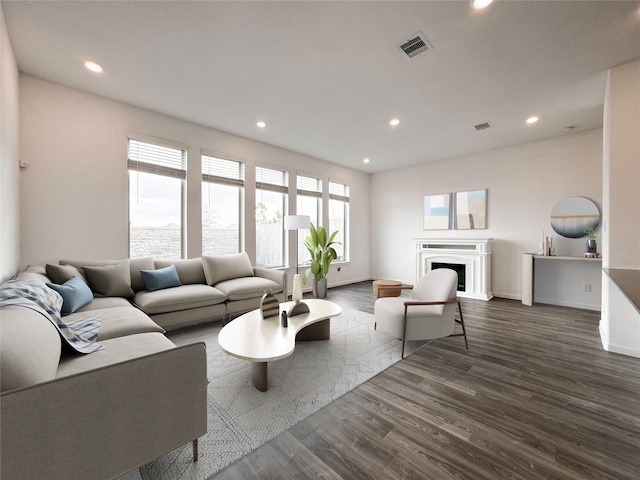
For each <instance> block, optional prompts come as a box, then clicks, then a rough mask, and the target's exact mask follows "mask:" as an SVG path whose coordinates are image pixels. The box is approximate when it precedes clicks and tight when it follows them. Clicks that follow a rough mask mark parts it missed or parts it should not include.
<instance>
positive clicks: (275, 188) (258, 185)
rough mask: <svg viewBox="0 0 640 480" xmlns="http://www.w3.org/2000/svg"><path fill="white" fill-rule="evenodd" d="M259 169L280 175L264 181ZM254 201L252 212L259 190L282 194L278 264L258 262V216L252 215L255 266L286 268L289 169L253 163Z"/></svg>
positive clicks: (255, 206) (256, 204)
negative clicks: (285, 224)
mask: <svg viewBox="0 0 640 480" xmlns="http://www.w3.org/2000/svg"><path fill="white" fill-rule="evenodd" d="M261 170H269V171H271V172H277V174H280V175H281V176H282V178H281V179H279V180H278V181H277V182H276V181H275V180H274V181H273V182H269V177H267V179H266V181H265V180H264V177H263V176H262V178H260V177H261V175H260V174H259V172H260V171H261ZM254 173H255V202H254V212H256V208H257V207H258V199H259V192H260V191H267V192H276V193H280V194H282V212H281V220H280V222H278V223H279V224H280V225H281V228H280V235H281V243H282V248H281V251H280V255H281V258H282V262H281V263H280V264H279V265H264V264H261V263H259V262H258V227H257V226H258V218H257V216H256V217H254V220H255V226H256V228H255V232H256V235H255V249H256V266H258V267H267V268H286V267H287V264H288V263H289V262H288V261H287V253H288V249H287V243H286V238H287V237H286V235H285V233H284V217H285V216H286V215H287V214H288V211H289V208H288V205H289V178H290V174H289V170H288V169H287V168H285V167H281V166H278V165H268V164H256V165H255V170H254Z"/></svg>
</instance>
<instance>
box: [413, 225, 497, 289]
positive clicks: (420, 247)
mask: <svg viewBox="0 0 640 480" xmlns="http://www.w3.org/2000/svg"><path fill="white" fill-rule="evenodd" d="M413 240H414V242H415V252H416V282H417V281H418V280H419V279H420V278H421V277H422V275H424V274H425V273H427V272H429V271H431V270H432V265H433V264H434V263H449V264H454V265H461V266H463V267H464V272H465V275H464V291H458V296H459V297H468V298H476V299H478V300H490V299H491V298H493V293H492V292H491V243H490V242H491V240H492V239H490V238H489V239H468V238H459V239H453V238H447V239H442V238H414V239H413Z"/></svg>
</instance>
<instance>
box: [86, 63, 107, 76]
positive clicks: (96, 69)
mask: <svg viewBox="0 0 640 480" xmlns="http://www.w3.org/2000/svg"><path fill="white" fill-rule="evenodd" d="M84 68H86V69H87V70H89V71H90V72H93V73H102V72H104V68H102V65H100V64H99V63H96V62H94V61H92V60H85V61H84Z"/></svg>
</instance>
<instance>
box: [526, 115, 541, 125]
mask: <svg viewBox="0 0 640 480" xmlns="http://www.w3.org/2000/svg"><path fill="white" fill-rule="evenodd" d="M538 120H540V118H538V117H536V116H533V117H529V118H527V123H529V124H531V123H536V122H537V121H538Z"/></svg>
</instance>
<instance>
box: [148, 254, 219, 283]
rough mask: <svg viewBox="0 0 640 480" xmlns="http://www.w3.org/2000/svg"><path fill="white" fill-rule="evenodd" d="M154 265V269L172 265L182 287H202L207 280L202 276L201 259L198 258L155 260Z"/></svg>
mask: <svg viewBox="0 0 640 480" xmlns="http://www.w3.org/2000/svg"><path fill="white" fill-rule="evenodd" d="M154 264H155V266H156V268H164V267H168V266H169V265H171V264H174V265H175V266H176V270H177V271H178V277H179V278H180V282H182V284H183V285H190V284H193V283H200V284H202V285H204V284H206V283H207V279H206V278H205V276H204V268H203V267H202V258H200V257H198V258H189V259H185V260H155V261H154Z"/></svg>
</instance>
